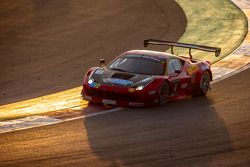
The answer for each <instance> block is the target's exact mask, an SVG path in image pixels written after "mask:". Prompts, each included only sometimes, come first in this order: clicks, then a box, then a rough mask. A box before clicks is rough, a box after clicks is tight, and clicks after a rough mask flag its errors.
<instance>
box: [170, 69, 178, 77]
mask: <svg viewBox="0 0 250 167" xmlns="http://www.w3.org/2000/svg"><path fill="white" fill-rule="evenodd" d="M180 73H181V70H175V71H174V73H172V74H170V77H177V76H178V75H179V74H180Z"/></svg>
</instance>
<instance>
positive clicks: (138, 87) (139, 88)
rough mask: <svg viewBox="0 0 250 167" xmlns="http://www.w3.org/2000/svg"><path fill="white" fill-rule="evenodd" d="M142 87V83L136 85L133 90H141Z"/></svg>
mask: <svg viewBox="0 0 250 167" xmlns="http://www.w3.org/2000/svg"><path fill="white" fill-rule="evenodd" d="M144 87H145V86H143V85H139V86H137V87H136V88H135V90H142V89H143V88H144Z"/></svg>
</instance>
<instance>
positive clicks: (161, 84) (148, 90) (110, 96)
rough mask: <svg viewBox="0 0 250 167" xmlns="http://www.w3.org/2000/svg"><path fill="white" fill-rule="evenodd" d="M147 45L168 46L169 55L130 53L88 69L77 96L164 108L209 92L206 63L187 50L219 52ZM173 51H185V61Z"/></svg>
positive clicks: (97, 100) (95, 100)
mask: <svg viewBox="0 0 250 167" xmlns="http://www.w3.org/2000/svg"><path fill="white" fill-rule="evenodd" d="M149 44H154V45H168V46H171V54H169V53H166V52H157V51H149V50H131V51H128V52H125V53H123V54H121V55H120V56H118V57H117V58H115V59H114V60H113V61H112V62H111V63H109V64H108V65H105V60H103V59H101V60H100V67H93V68H91V69H89V70H88V71H87V73H86V75H85V76H84V79H83V89H82V92H81V95H82V97H83V98H84V99H85V100H88V101H91V102H97V103H103V104H110V105H120V106H151V105H164V104H166V103H167V102H169V101H172V100H176V99H180V98H183V97H186V96H190V95H192V96H204V95H206V94H207V92H208V90H209V88H210V81H212V72H211V70H210V63H209V62H208V61H201V60H197V59H194V58H192V55H191V49H198V50H203V51H208V52H215V55H216V56H219V54H220V52H221V49H220V48H216V47H208V46H202V45H194V44H185V43H177V42H169V41H162V40H154V39H148V40H145V41H144V46H145V47H147V46H148V45H149ZM173 47H184V48H188V49H189V57H182V56H177V55H175V54H174V53H173Z"/></svg>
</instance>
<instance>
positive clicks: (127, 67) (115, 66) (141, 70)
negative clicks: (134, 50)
mask: <svg viewBox="0 0 250 167" xmlns="http://www.w3.org/2000/svg"><path fill="white" fill-rule="evenodd" d="M164 66H165V61H164V60H158V59H155V58H151V57H148V56H143V55H128V56H124V57H120V58H118V59H115V60H114V61H113V62H111V64H110V65H109V66H108V68H109V69H112V70H117V71H124V72H129V73H135V74H146V75H163V74H164V71H165V70H164Z"/></svg>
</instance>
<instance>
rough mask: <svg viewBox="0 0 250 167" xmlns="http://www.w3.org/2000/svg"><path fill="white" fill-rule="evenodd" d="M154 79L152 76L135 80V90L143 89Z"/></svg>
mask: <svg viewBox="0 0 250 167" xmlns="http://www.w3.org/2000/svg"><path fill="white" fill-rule="evenodd" d="M153 80H154V79H153V78H152V77H149V78H146V79H143V80H141V81H139V82H137V83H136V84H135V85H134V87H135V90H143V89H144V88H145V87H146V86H147V85H148V84H150V83H151V82H152V81H153Z"/></svg>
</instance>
